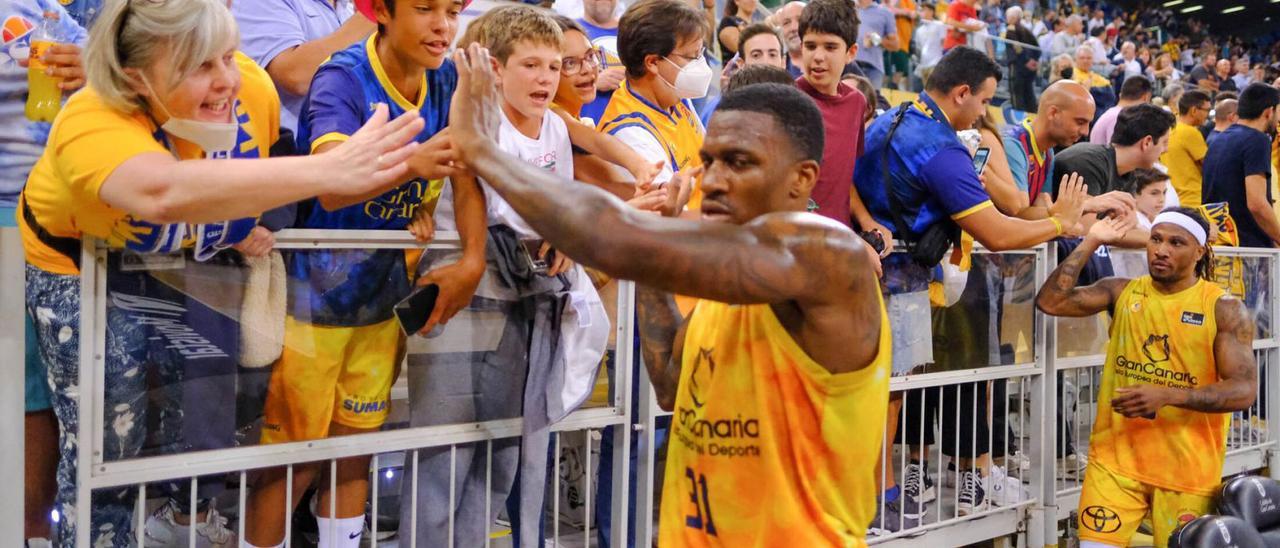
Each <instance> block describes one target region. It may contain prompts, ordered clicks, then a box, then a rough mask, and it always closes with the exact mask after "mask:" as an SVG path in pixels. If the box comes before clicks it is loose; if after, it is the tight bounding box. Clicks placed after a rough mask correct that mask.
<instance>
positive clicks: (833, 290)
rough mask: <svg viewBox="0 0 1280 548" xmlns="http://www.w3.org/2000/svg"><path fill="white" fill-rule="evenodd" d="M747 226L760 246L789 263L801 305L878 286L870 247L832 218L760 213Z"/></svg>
mask: <svg viewBox="0 0 1280 548" xmlns="http://www.w3.org/2000/svg"><path fill="white" fill-rule="evenodd" d="M747 227H748V228H749V229H750V230H751V232H752V234H753V235H754V236H755V238H756V240H757V242H758V244H759V245H761V246H764V247H768V248H773V249H774V250H776V251H777V252H778V253H780V254H782V255H783V256H784V257H785V258H786V259H787V260H789V261H790V263H791V264H790V265H789V267H790V270H792V272H793V273H794V276H795V279H796V280H798V281H801V282H802V283H803V286H801V287H802V291H803V293H804V295H797V297H798V300H800V301H802V302H803V301H809V302H814V301H825V300H832V301H836V302H844V299H845V298H846V297H847V296H848V295H849V293H855V292H858V291H861V290H864V289H866V286H868V285H870V286H875V285H876V284H875V277H874V275H873V274H872V272H873V268H872V265H871V264H870V254H869V253H868V252H867V249H866V247H865V246H866V245H867V244H866V243H865V242H864V241H863V240H862V238H861V237H860V236H858V235H857V234H856V233H854V232H853V230H851V229H850V228H849V227H847V226H844V225H842V224H840V223H838V222H836V221H834V220H831V219H828V218H826V217H822V216H819V215H812V214H807V213H799V212H779V213H769V214H766V215H761V216H760V217H757V218H755V219H754V220H752V221H751V222H750V223H748V225H747Z"/></svg>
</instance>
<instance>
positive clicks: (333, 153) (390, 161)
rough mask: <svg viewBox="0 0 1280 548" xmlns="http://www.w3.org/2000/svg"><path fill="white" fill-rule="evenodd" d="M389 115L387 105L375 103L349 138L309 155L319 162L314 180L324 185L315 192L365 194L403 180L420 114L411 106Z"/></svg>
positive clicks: (385, 188)
mask: <svg viewBox="0 0 1280 548" xmlns="http://www.w3.org/2000/svg"><path fill="white" fill-rule="evenodd" d="M389 118H390V114H388V110H387V105H385V104H379V105H378V106H377V107H376V108H375V109H374V111H373V115H372V116H370V117H369V121H368V122H365V124H364V127H361V128H360V130H359V131H357V132H355V134H354V135H352V136H351V138H350V139H347V140H346V141H345V142H343V143H341V144H339V145H338V146H336V147H333V148H332V149H331V150H329V151H328V152H326V153H324V154H318V155H315V156H311V157H310V158H313V159H314V160H315V161H316V162H320V165H319V167H318V173H317V176H316V180H318V181H323V182H324V184H325V185H326V186H327V187H328V188H324V189H321V191H320V192H318V194H321V195H332V196H368V195H369V194H374V193H381V192H383V191H386V190H387V189H390V188H392V187H394V186H396V185H398V184H400V183H402V182H403V181H404V177H405V175H406V174H407V173H408V172H409V165H408V164H407V163H405V161H406V160H408V159H409V156H411V155H413V153H414V151H415V150H417V148H418V143H417V142H414V141H413V138H414V137H415V136H417V135H418V133H419V132H421V131H422V116H421V115H420V114H419V113H418V111H417V109H414V110H411V111H409V112H406V113H404V114H403V115H401V116H400V117H399V118H396V119H395V120H390V121H388V119H389Z"/></svg>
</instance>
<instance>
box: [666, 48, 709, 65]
mask: <svg viewBox="0 0 1280 548" xmlns="http://www.w3.org/2000/svg"><path fill="white" fill-rule="evenodd" d="M706 54H707V48H702V49H700V50H698V54H697V55H685V54H683V53H676V52H674V51H673V52H671V55H674V56H676V57H682V58H684V59H685V60H687V61H689V62H690V63H692V62H694V61H697V60H698V58H699V57H702V56H704V55H706Z"/></svg>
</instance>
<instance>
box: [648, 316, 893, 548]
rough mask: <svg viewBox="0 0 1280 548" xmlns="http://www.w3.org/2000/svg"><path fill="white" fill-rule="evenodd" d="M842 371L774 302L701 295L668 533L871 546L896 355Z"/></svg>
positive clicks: (680, 402)
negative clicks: (796, 331) (825, 363)
mask: <svg viewBox="0 0 1280 548" xmlns="http://www.w3.org/2000/svg"><path fill="white" fill-rule="evenodd" d="M879 306H880V340H879V351H878V352H877V354H876V357H875V360H874V361H873V362H872V363H871V364H870V365H868V366H867V367H865V368H863V369H861V370H858V371H853V372H849V373H840V374H832V373H830V372H828V371H827V370H826V369H825V368H823V367H822V366H821V365H818V364H817V363H816V362H814V361H813V359H812V358H810V357H809V356H808V355H807V354H806V353H805V352H804V350H802V349H801V348H800V345H799V344H798V343H796V341H795V340H794V339H792V338H791V335H790V334H789V333H787V330H786V328H784V327H783V326H782V324H781V323H780V322H779V321H778V318H777V316H775V315H774V313H773V310H772V309H771V308H770V306H769V305H767V304H758V305H729V304H725V303H720V302H715V301H708V300H699V301H698V304H697V307H696V308H695V310H694V312H693V315H692V316H691V317H690V318H689V326H688V329H687V331H686V334H685V342H684V355H683V356H682V361H683V364H684V366H683V368H682V371H681V372H680V386H679V389H678V392H677V395H676V404H675V414H674V419H673V421H672V426H671V443H670V446H669V449H668V452H667V472H666V479H665V483H664V485H663V492H662V493H663V496H662V510H661V519H660V520H659V531H658V534H659V542H658V544H659V545H660V546H663V547H677V546H732V547H739V546H866V540H865V536H866V530H867V525H868V524H869V523H870V522H871V520H872V519H873V518H874V517H875V511H876V508H875V500H876V492H877V488H876V478H875V473H874V467H875V464H876V460H877V458H878V456H879V454H880V449H881V447H882V443H883V437H884V436H883V432H884V421H885V414H886V413H887V406H888V402H889V369H890V361H891V354H892V350H891V349H892V346H893V344H892V340H891V339H890V331H889V320H888V316H887V315H886V314H885V312H884V303H883V300H881V302H880V304H879Z"/></svg>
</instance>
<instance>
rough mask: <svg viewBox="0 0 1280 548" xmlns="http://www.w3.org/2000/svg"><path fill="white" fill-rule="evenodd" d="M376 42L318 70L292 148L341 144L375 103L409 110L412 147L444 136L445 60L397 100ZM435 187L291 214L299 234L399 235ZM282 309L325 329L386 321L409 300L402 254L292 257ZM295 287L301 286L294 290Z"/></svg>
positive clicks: (450, 69)
mask: <svg viewBox="0 0 1280 548" xmlns="http://www.w3.org/2000/svg"><path fill="white" fill-rule="evenodd" d="M377 39H378V35H377V34H374V35H373V36H370V37H369V39H368V40H366V41H365V42H363V43H358V44H355V45H353V46H351V47H349V48H347V49H345V50H343V51H340V52H338V53H335V54H334V55H333V56H332V57H331V58H330V59H329V60H328V61H326V62H325V63H324V64H322V65H320V69H319V70H318V71H317V72H316V76H315V78H314V79H313V80H312V82H311V89H310V92H309V93H308V95H307V99H306V101H304V102H303V106H302V112H301V115H300V117H299V120H298V148H299V150H305V151H309V152H313V151H314V150H315V149H316V148H318V147H319V146H320V145H323V144H325V143H331V142H340V141H344V140H346V139H347V138H348V137H349V136H351V135H353V134H354V133H355V132H356V131H358V130H359V129H360V127H361V126H363V125H364V123H365V122H366V121H368V119H369V117H370V116H371V115H372V114H373V111H374V107H375V106H376V105H377V104H378V103H385V104H386V105H387V106H388V108H389V109H390V112H391V116H392V118H394V117H396V116H399V115H401V114H403V113H405V112H407V111H409V110H410V109H417V110H418V111H419V112H421V114H422V119H423V121H424V122H425V125H424V127H423V129H422V132H421V133H419V134H418V136H417V138H416V140H417V141H418V142H426V141H427V140H428V139H430V138H431V136H433V135H435V134H436V133H437V132H439V131H440V130H442V129H444V127H445V125H446V124H447V123H448V120H449V101H450V99H451V98H452V97H453V92H454V90H455V89H456V88H457V83H458V76H457V71H456V69H455V68H454V65H453V63H452V61H449V60H445V62H444V64H443V65H442V66H441V67H440V68H439V69H436V70H429V71H427V73H426V74H425V75H424V76H423V82H422V86H423V87H422V92H421V93H419V100H418V101H417V102H416V103H415V102H411V101H409V100H408V99H405V98H404V97H403V96H402V95H401V94H400V93H399V92H398V91H397V90H396V89H395V87H393V86H392V85H391V82H390V80H389V79H388V78H387V75H386V73H385V72H384V71H383V68H382V62H381V61H380V60H379V59H378V53H377V48H376V47H375V44H376V43H377ZM443 184H444V182H443V180H432V181H427V180H423V179H413V180H411V181H408V182H406V183H404V184H402V185H400V186H399V187H396V188H394V189H392V190H390V191H387V192H386V193H384V194H382V195H381V196H378V197H377V198H373V199H371V200H367V201H365V202H361V203H359V204H355V205H351V206H348V207H344V208H341V209H337V210H335V211H328V210H326V209H324V207H322V206H321V205H320V204H319V202H318V201H316V200H310V201H308V202H305V203H303V204H301V205H300V207H299V209H298V221H297V226H298V227H299V228H327V229H361V230H405V229H407V227H408V226H409V222H410V221H412V220H413V216H414V214H415V212H417V210H418V208H420V207H427V208H430V209H429V211H431V210H434V207H435V202H436V200H437V199H438V198H439V195H440V190H441V188H442V186H443ZM289 273H290V276H291V277H292V278H293V280H294V283H290V299H289V300H290V308H291V313H292V314H293V315H294V317H295V318H297V319H300V320H304V321H309V322H311V323H313V324H319V325H328V326H347V327H350V326H359V325H370V324H373V323H377V322H380V321H385V320H387V319H390V318H391V315H392V312H391V310H392V307H393V306H394V305H395V303H396V302H397V301H399V300H400V299H402V298H404V296H406V295H407V294H408V292H409V289H410V287H409V275H408V271H407V268H406V258H405V252H404V251H402V250H391V249H384V250H377V251H363V250H351V251H346V250H343V251H328V250H326V251H308V252H296V253H293V254H292V257H291V259H290V261H289ZM298 282H301V283H298Z"/></svg>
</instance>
